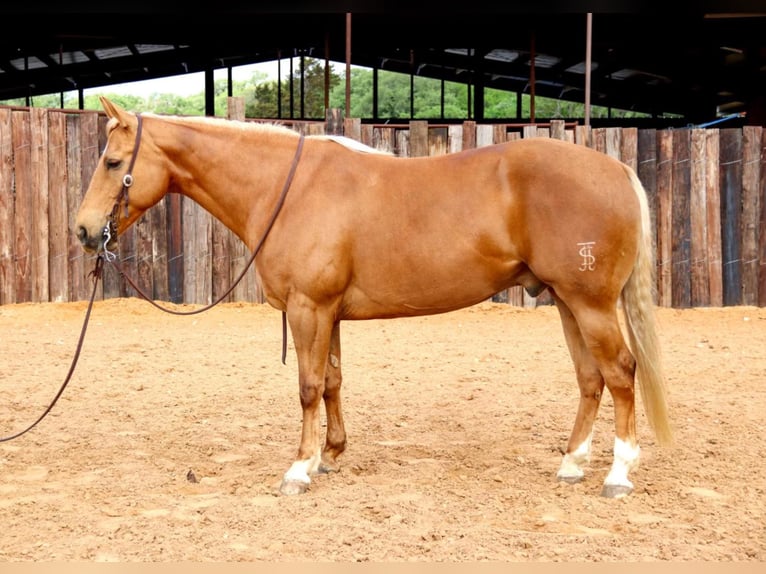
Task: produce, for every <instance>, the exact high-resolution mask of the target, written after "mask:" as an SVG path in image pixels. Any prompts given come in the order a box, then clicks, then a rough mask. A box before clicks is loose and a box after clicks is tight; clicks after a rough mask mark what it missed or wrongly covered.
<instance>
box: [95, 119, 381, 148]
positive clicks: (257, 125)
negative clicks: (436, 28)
mask: <svg viewBox="0 0 766 574" xmlns="http://www.w3.org/2000/svg"><path fill="white" fill-rule="evenodd" d="M143 115H144V116H145V117H154V118H160V119H164V120H169V121H175V122H182V123H195V124H201V125H215V126H228V127H237V128H239V129H242V130H252V131H255V132H262V133H281V134H290V135H293V136H295V137H297V136H299V135H300V134H299V133H298V132H297V131H295V130H293V129H292V128H289V127H287V126H286V125H284V124H279V123H273V122H243V121H232V120H227V119H225V118H219V117H210V116H174V115H163V114H155V113H152V112H147V113H145V114H143ZM112 122H116V120H114V119H111V120H110V121H109V123H108V124H107V129H109V130H110V129H113V128H114V125H113V123H112ZM306 137H308V138H311V139H313V140H325V141H330V142H334V143H336V144H338V145H342V146H343V147H345V148H346V149H350V150H353V151H358V152H361V153H374V154H380V155H392V154H391V153H390V152H388V151H385V150H379V149H376V148H374V147H371V146H368V145H366V144H363V143H362V142H359V141H357V140H355V139H352V138H349V137H346V136H336V135H312V136H306Z"/></svg>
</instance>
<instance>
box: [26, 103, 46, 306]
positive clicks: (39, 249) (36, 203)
mask: <svg viewBox="0 0 766 574" xmlns="http://www.w3.org/2000/svg"><path fill="white" fill-rule="evenodd" d="M29 115H30V143H31V149H30V163H31V166H30V167H31V170H32V171H31V183H32V188H31V190H30V191H31V193H32V243H31V251H30V253H31V256H32V266H31V271H32V301H34V302H35V303H41V302H47V301H48V300H49V297H50V296H49V281H50V277H49V275H48V260H49V256H48V235H49V233H50V227H49V224H48V110H46V109H44V108H30V110H29Z"/></svg>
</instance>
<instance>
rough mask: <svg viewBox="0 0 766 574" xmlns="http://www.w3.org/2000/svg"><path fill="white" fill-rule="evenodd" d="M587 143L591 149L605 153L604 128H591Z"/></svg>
mask: <svg viewBox="0 0 766 574" xmlns="http://www.w3.org/2000/svg"><path fill="white" fill-rule="evenodd" d="M589 143H590V147H592V148H593V149H595V150H597V151H600V152H601V153H606V128H593V129H592V130H591V137H590V142H589Z"/></svg>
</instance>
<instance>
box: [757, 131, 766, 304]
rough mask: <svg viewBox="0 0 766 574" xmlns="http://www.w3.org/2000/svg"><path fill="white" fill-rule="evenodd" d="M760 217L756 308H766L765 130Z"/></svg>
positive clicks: (765, 135)
mask: <svg viewBox="0 0 766 574" xmlns="http://www.w3.org/2000/svg"><path fill="white" fill-rule="evenodd" d="M760 195H761V215H760V220H759V222H758V229H759V232H758V253H759V254H760V264H759V265H758V306H759V307H766V130H763V133H762V134H761V194H760Z"/></svg>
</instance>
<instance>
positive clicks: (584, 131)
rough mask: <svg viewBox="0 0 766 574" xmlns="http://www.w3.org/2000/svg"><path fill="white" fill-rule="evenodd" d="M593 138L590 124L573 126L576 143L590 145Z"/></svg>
mask: <svg viewBox="0 0 766 574" xmlns="http://www.w3.org/2000/svg"><path fill="white" fill-rule="evenodd" d="M592 140H593V135H592V129H591V127H590V126H580V125H578V126H575V130H574V142H575V143H576V144H578V145H584V146H586V147H591V141H592Z"/></svg>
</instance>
